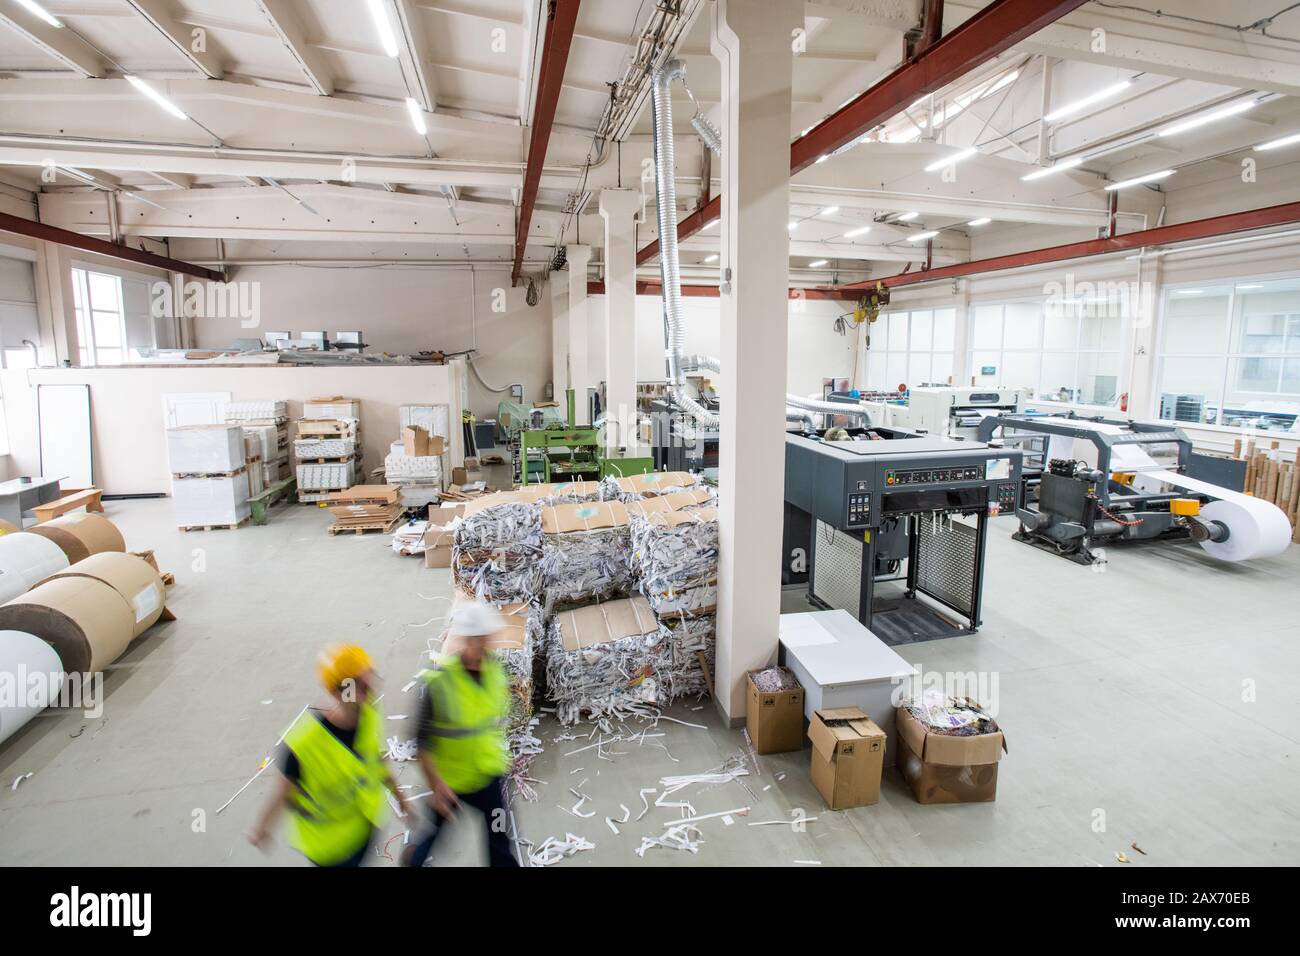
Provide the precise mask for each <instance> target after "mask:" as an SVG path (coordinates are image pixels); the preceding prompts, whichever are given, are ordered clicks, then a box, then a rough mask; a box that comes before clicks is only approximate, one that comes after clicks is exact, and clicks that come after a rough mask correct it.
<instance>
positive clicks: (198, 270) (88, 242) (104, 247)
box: [0, 212, 226, 282]
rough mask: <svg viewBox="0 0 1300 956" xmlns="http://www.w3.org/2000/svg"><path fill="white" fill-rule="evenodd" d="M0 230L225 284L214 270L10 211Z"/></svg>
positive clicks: (0, 222) (0, 220) (2, 218)
mask: <svg viewBox="0 0 1300 956" xmlns="http://www.w3.org/2000/svg"><path fill="white" fill-rule="evenodd" d="M0 229H2V230H4V231H6V232H16V233H18V234H19V235H23V236H30V237H31V238H32V239H41V240H44V241H45V242H55V243H58V244H59V245H61V246H71V247H72V248H74V249H82V250H84V251H86V252H97V253H99V254H100V255H101V256H112V257H113V258H114V259H122V260H125V261H127V262H138V263H140V264H141V265H146V266H153V267H154V268H156V269H166V270H167V271H168V272H181V273H184V274H185V275H187V276H194V277H195V278H197V279H207V280H209V281H211V282H225V281H226V277H225V275H224V274H222V273H220V272H217V271H215V270H213V269H205V268H204V267H203V266H196V265H193V264H192V263H189V262H181V260H179V259H171V258H168V257H167V256H160V255H156V254H154V253H152V252H145V251H144V250H143V249H132V248H131V247H130V246H119V245H118V244H117V243H115V242H108V241H107V240H105V239H96V238H95V237H94V236H87V235H83V234H82V233H80V232H73V231H72V230H70V229H60V228H59V227H58V226H50V225H47V224H46V223H43V222H35V221H33V220H31V219H23V218H21V217H20V216H11V215H10V214H9V213H7V212H0Z"/></svg>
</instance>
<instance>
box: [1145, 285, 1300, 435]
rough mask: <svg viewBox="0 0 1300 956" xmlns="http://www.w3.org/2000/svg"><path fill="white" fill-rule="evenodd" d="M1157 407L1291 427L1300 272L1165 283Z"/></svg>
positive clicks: (1298, 405) (1299, 386)
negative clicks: (1212, 281) (1223, 280)
mask: <svg viewBox="0 0 1300 956" xmlns="http://www.w3.org/2000/svg"><path fill="white" fill-rule="evenodd" d="M1162 331H1163V336H1162V339H1161V348H1160V364H1159V383H1160V384H1159V390H1158V399H1159V403H1158V408H1157V414H1158V415H1159V416H1160V417H1161V418H1166V419H1171V420H1173V421H1183V422H1194V423H1202V424H1210V425H1229V426H1233V427H1249V428H1263V429H1273V430H1289V429H1291V428H1292V427H1293V426H1294V424H1295V422H1296V416H1297V415H1298V414H1300V279H1282V280H1274V281H1259V282H1252V281H1241V282H1237V283H1235V284H1233V285H1196V286H1179V287H1177V288H1171V289H1168V290H1166V291H1165V299H1164V319H1163V324H1162Z"/></svg>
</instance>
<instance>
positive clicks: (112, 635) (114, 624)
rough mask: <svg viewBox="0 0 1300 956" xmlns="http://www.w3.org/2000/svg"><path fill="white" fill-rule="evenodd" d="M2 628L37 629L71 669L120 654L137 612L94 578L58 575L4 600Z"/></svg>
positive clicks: (90, 667) (93, 666)
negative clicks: (19, 595) (6, 602)
mask: <svg viewBox="0 0 1300 956" xmlns="http://www.w3.org/2000/svg"><path fill="white" fill-rule="evenodd" d="M0 630H13V631H26V632H27V633H28V634H35V635H36V636H37V637H39V638H40V639H41V640H43V641H45V643H47V644H49V645H50V646H51V647H53V648H54V650H55V652H56V653H57V654H58V655H59V659H60V660H62V661H63V668H64V670H66V671H67V672H68V673H74V672H82V673H85V672H90V671H101V670H103V669H104V668H105V667H107V666H108V665H109V664H111V663H113V661H115V660H117V659H118V658H119V657H121V656H122V652H123V651H125V650H126V647H127V645H128V644H130V643H131V638H132V637H133V636H134V632H135V614H133V613H132V611H131V607H130V605H129V604H127V603H126V601H125V599H123V597H122V595H120V594H118V593H117V591H115V590H113V588H111V587H109V586H108V585H107V584H105V583H103V582H102V581H97V580H95V579H94V578H86V577H73V578H56V579H55V580H53V581H46V582H45V583H44V584H42V585H40V586H38V587H35V588H32V590H30V591H28V592H27V593H26V594H24V595H23V596H22V597H19V598H15V599H14V600H12V601H10V602H9V603H8V604H5V605H0Z"/></svg>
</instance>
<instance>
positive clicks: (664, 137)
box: [651, 60, 718, 428]
mask: <svg viewBox="0 0 1300 956" xmlns="http://www.w3.org/2000/svg"><path fill="white" fill-rule="evenodd" d="M685 73H686V70H685V67H684V66H683V65H682V62H681V61H680V60H669V61H668V62H667V63H665V64H664V65H663V66H661V67H660V68H659V69H658V70H656V71H655V75H654V83H653V84H652V86H651V97H652V105H653V109H652V111H651V112H652V115H653V127H652V129H653V133H654V157H655V205H656V207H657V208H656V211H657V212H658V221H659V277H660V285H661V286H662V289H663V297H664V332H665V338H666V339H667V340H668V341H667V345H668V348H667V351H668V390H669V392H670V394H671V395H672V397H673V401H675V402H676V403H677V404H678V405H680V406H681V407H682V408H683V409H685V410H686V412H687V413H688V414H689V415H690V416H691V417H692V418H694V419H695V420H696V421H697V422H699V423H700V424H701V425H705V426H707V427H710V428H716V427H718V416H717V415H715V414H713V412H711V411H709V410H708V409H707V408H705V407H704V406H703V405H701V404H700V403H699V402H698V401H696V400H695V399H694V398H693V397H691V396H690V395H687V394H686V388H685V383H684V382H683V380H682V366H681V355H682V281H681V274H680V272H679V270H678V262H677V182H676V180H675V179H674V166H675V165H676V164H675V159H674V155H673V154H674V150H673V101H672V94H671V92H670V91H669V86H671V85H672V82H673V80H675V79H677V78H678V77H681V76H684V75H685Z"/></svg>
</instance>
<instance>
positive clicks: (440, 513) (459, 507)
mask: <svg viewBox="0 0 1300 956" xmlns="http://www.w3.org/2000/svg"><path fill="white" fill-rule="evenodd" d="M463 514H465V505H464V503H463V502H462V503H461V504H456V505H452V504H448V503H447V502H445V501H444V502H443V503H442V507H440V508H436V509H433V510H431V511H430V512H429V520H430V521H431V522H434V523H436V524H440V525H449V524H451V523H452V522H453V521H455V520H456V519H457V518H459V517H461V516H462V515H463Z"/></svg>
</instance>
